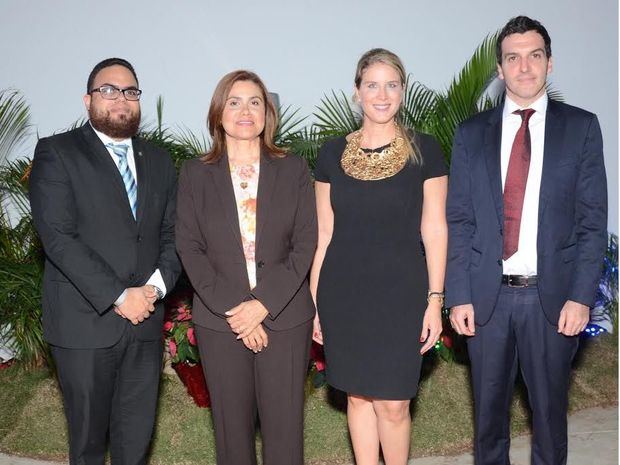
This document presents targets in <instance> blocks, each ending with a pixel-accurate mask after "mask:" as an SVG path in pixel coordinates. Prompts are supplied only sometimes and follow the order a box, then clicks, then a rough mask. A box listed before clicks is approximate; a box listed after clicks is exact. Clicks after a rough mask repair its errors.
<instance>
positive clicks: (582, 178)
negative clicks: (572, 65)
mask: <svg viewBox="0 0 620 465" xmlns="http://www.w3.org/2000/svg"><path fill="white" fill-rule="evenodd" d="M501 136H502V106H499V107H497V108H495V109H493V110H489V111H486V112H483V113H480V114H478V115H476V116H474V117H473V118H471V119H469V120H467V121H466V122H464V123H463V124H462V125H461V126H459V128H458V130H457V133H456V136H455V139H454V147H453V150H452V163H451V168H450V185H449V189H448V203H447V217H448V227H449V241H448V266H447V272H446V306H448V307H453V306H455V305H461V304H469V303H471V304H473V305H474V312H475V313H474V314H475V319H476V324H479V325H483V324H485V323H486V322H487V321H488V320H489V319H490V318H491V315H492V313H493V310H494V308H495V303H496V301H497V297H498V295H499V290H500V285H501V277H502V249H503V236H502V234H503V231H502V229H503V224H504V212H503V195H502V181H501V167H500V158H501V155H500V153H501V148H500V147H501ZM537 214H538V237H537V254H538V266H537V267H538V292H539V294H540V301H541V303H542V307H543V310H544V312H545V315H546V316H547V319H548V320H549V322H550V323H551V324H554V325H557V323H558V319H559V315H560V311H561V309H562V306H563V305H564V303H565V302H566V301H567V300H573V301H575V302H579V303H582V304H584V305H588V306H592V305H593V304H594V298H595V294H596V288H597V283H598V280H599V279H600V274H601V265H602V259H603V255H604V253H605V247H606V244H607V232H606V229H607V182H606V177H605V166H604V162H603V140H602V137H601V130H600V127H599V124H598V120H597V118H596V116H595V115H593V114H592V113H589V112H587V111H585V110H582V109H580V108H576V107H573V106H570V105H566V104H564V103H560V102H555V101H553V100H549V103H548V106H547V114H546V119H545V147H544V159H543V171H542V178H541V184H540V201H539V207H538V212H537Z"/></svg>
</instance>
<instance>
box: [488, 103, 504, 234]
mask: <svg viewBox="0 0 620 465" xmlns="http://www.w3.org/2000/svg"><path fill="white" fill-rule="evenodd" d="M502 110H503V106H502V105H499V106H498V107H497V108H496V109H495V111H493V112H492V113H491V116H490V117H489V121H488V125H487V127H486V130H485V135H484V151H485V157H484V158H485V160H486V165H487V172H488V175H489V182H490V184H491V193H492V195H493V201H494V203H495V211H496V213H497V220H498V221H499V224H500V225H501V224H503V222H504V196H503V194H502V168H501V158H502V147H501V140H502Z"/></svg>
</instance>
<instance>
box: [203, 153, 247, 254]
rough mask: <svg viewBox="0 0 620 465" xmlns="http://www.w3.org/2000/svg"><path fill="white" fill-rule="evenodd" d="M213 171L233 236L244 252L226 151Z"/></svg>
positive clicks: (215, 183)
mask: <svg viewBox="0 0 620 465" xmlns="http://www.w3.org/2000/svg"><path fill="white" fill-rule="evenodd" d="M211 173H212V175H213V176H212V177H213V184H214V185H215V188H216V190H217V193H218V195H219V197H220V201H221V202H222V210H223V212H224V216H225V217H226V220H227V221H228V224H229V226H230V229H231V231H232V233H233V237H234V238H235V239H236V241H237V244H238V245H239V248H240V249H241V252H242V253H243V242H242V241H241V229H240V227H239V216H238V213H237V201H236V200H235V191H234V190H233V185H232V178H231V176H230V168H229V166H228V155H227V154H225V153H224V154H223V155H222V157H221V158H220V159H219V160H218V161H217V162H216V163H214V164H213V170H212V171H211Z"/></svg>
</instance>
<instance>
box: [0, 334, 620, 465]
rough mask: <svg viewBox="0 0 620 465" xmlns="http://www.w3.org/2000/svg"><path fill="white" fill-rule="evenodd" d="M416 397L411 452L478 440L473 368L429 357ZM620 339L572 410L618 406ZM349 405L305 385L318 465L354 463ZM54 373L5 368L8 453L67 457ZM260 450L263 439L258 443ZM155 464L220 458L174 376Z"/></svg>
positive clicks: (1, 411)
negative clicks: (349, 424) (475, 423)
mask: <svg viewBox="0 0 620 465" xmlns="http://www.w3.org/2000/svg"><path fill="white" fill-rule="evenodd" d="M424 370H425V371H424V374H423V377H422V381H421V383H420V392H419V395H418V398H417V399H416V400H415V401H414V402H413V403H412V414H413V425H412V442H411V456H412V457H421V456H426V455H439V454H453V453H456V452H459V451H462V450H464V449H467V448H469V447H471V443H472V437H473V423H472V416H473V411H472V406H471V389H470V380H469V372H468V367H467V366H465V365H462V364H459V363H446V362H444V361H442V360H440V359H438V358H432V359H429V360H427V361H426V363H425V368H424ZM617 379H618V340H617V338H616V336H602V337H599V338H596V339H592V340H587V341H584V342H583V343H582V347H581V349H580V351H579V354H578V356H577V358H576V361H575V370H574V371H573V382H572V385H571V392H570V410H571V411H575V410H580V409H583V408H588V407H595V406H604V405H616V404H617V398H618V384H617ZM526 399H527V396H526V394H525V391H524V389H523V387H522V386H520V387H519V386H518V388H517V392H516V394H515V397H514V401H513V407H512V432H513V434H514V435H517V434H521V433H523V432H526V431H528V429H529V413H528V410H527V401H526ZM345 404H346V401H345V398H344V396H343V394H342V393H339V392H337V391H333V390H331V389H328V388H320V389H314V388H312V387H311V385H310V384H308V386H307V401H306V421H305V455H306V463H308V464H313V465H320V464H330V465H331V464H338V463H351V462H352V461H353V456H352V452H351V446H350V441H349V435H348V432H347V422H346V414H345V411H344V406H345ZM66 431H67V430H66V424H65V420H64V415H63V410H62V402H61V398H60V395H59V392H58V387H57V384H56V381H55V380H54V378H51V377H49V374H48V372H47V371H45V370H35V371H24V370H20V369H19V368H18V367H11V368H9V369H6V370H2V371H0V450H1V451H2V452H5V453H9V454H17V455H28V456H32V457H40V458H47V459H58V460H66V456H67V433H66ZM257 443H258V447H259V448H260V440H258V441H257ZM151 463H152V464H153V465H164V464H166V465H194V464H201V465H203V464H214V463H215V441H214V437H213V430H212V422H211V411H210V410H208V409H199V408H197V407H196V406H195V405H194V404H193V402H192V400H191V399H190V398H189V397H188V396H187V394H186V392H185V388H184V386H183V385H182V384H181V383H180V381H179V380H178V379H177V378H176V377H168V376H165V377H164V379H163V380H162V384H161V395H160V400H159V416H158V421H157V429H156V432H155V440H154V442H153V449H152V456H151Z"/></svg>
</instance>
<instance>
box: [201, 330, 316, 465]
mask: <svg viewBox="0 0 620 465" xmlns="http://www.w3.org/2000/svg"><path fill="white" fill-rule="evenodd" d="M265 331H266V332H267V335H268V337H269V342H268V347H267V348H266V349H263V351H262V352H260V353H258V354H254V352H252V351H251V350H249V349H247V348H246V347H245V346H244V345H243V342H242V341H240V340H239V341H238V340H236V339H235V338H236V335H235V334H234V333H232V331H231V332H226V333H224V332H219V331H213V330H210V329H207V328H203V327H198V326H197V327H196V335H197V339H198V348H199V350H200V357H201V359H202V361H203V370H204V373H205V377H206V379H207V385H208V387H209V393H210V395H211V405H212V413H213V423H214V427H215V445H216V451H217V464H218V465H256V450H255V438H256V420H257V415H258V418H259V419H260V430H261V437H262V441H263V464H264V465H303V455H304V454H303V440H304V438H303V422H304V420H303V413H304V384H305V380H306V375H307V370H308V359H309V352H310V343H311V340H312V339H311V336H312V321H308V322H306V323H303V324H301V325H299V326H297V327H295V328H292V329H288V330H284V331H271V330H269V329H268V328H265Z"/></svg>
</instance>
